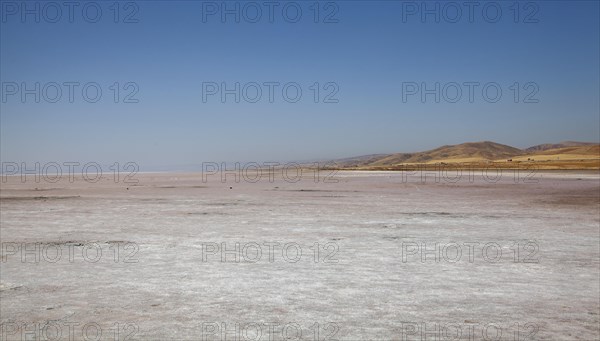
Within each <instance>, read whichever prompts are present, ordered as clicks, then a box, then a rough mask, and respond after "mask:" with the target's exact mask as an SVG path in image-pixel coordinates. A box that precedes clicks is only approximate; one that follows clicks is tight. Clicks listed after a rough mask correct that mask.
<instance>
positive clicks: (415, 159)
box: [335, 141, 523, 167]
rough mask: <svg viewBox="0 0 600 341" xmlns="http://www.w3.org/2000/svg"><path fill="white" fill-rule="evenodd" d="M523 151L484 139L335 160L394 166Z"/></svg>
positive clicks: (489, 157)
mask: <svg viewBox="0 0 600 341" xmlns="http://www.w3.org/2000/svg"><path fill="white" fill-rule="evenodd" d="M522 153H523V151H522V150H520V149H518V148H514V147H511V146H507V145H503V144H499V143H495V142H490V141H484V142H469V143H463V144H458V145H450V146H442V147H439V148H436V149H432V150H428V151H424V152H417V153H396V154H387V155H386V154H384V155H371V156H369V157H357V158H348V159H342V160H336V161H335V162H336V163H337V164H339V165H341V166H343V167H362V166H375V167H377V166H393V165H398V164H405V163H435V162H467V161H487V160H489V161H492V160H497V159H504V158H510V157H513V156H515V155H520V154H522Z"/></svg>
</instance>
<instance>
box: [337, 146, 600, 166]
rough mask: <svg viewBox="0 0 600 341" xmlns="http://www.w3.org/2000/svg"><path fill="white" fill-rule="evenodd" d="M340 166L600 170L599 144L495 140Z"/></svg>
mask: <svg viewBox="0 0 600 341" xmlns="http://www.w3.org/2000/svg"><path fill="white" fill-rule="evenodd" d="M334 162H335V163H336V165H337V166H338V167H339V168H342V169H395V168H397V167H399V166H406V165H434V164H441V163H448V164H465V165H470V166H476V167H477V166H485V165H486V164H489V163H494V164H495V165H497V166H499V167H513V166H518V165H519V164H521V163H528V164H535V165H537V166H540V168H545V169H599V168H600V144H595V143H587V142H569V141H567V142H561V143H557V144H543V145H537V146H533V147H530V148H526V149H519V148H515V147H511V146H507V145H503V144H499V143H495V142H490V141H483V142H469V143H462V144H458V145H449V146H442V147H439V148H436V149H432V150H428V151H423V152H416V153H395V154H372V155H365V156H358V157H352V158H346V159H340V160H335V161H334Z"/></svg>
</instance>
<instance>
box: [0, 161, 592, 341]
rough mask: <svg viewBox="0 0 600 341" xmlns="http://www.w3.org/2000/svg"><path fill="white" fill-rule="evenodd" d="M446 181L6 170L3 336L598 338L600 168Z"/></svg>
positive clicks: (0, 273) (0, 296) (377, 175)
mask: <svg viewBox="0 0 600 341" xmlns="http://www.w3.org/2000/svg"><path fill="white" fill-rule="evenodd" d="M437 176H438V178H437V181H436V175H435V174H431V173H428V174H417V173H414V172H413V173H410V175H407V174H405V173H403V172H384V171H381V172H376V171H373V172H367V171H365V172H352V171H340V172H337V173H335V174H329V172H323V173H322V174H320V176H319V177H318V178H315V176H314V174H313V173H310V172H307V171H305V174H304V176H303V177H302V178H299V179H292V180H294V181H295V182H292V181H291V180H290V178H288V179H287V180H286V179H283V178H282V177H281V176H280V174H275V176H274V178H273V179H272V181H271V179H269V178H268V177H266V176H263V177H262V178H261V179H259V180H258V181H257V182H250V181H248V180H249V179H248V178H244V177H241V176H240V177H239V178H240V179H239V180H240V181H239V182H236V181H235V179H234V177H233V176H232V175H228V178H227V179H225V180H226V181H224V182H223V181H221V178H220V177H219V176H218V175H213V176H210V177H208V178H207V180H206V181H203V177H202V176H201V175H200V174H192V173H189V174H174V173H162V174H161V173H147V174H138V175H136V179H137V180H138V182H137V183H123V181H122V179H120V180H119V181H117V182H115V181H114V179H113V178H112V177H104V178H102V179H101V180H100V181H98V182H95V183H92V182H89V181H83V180H82V179H81V178H79V177H76V178H75V179H74V181H73V182H69V181H68V179H66V178H65V179H61V181H59V182H56V183H49V182H39V183H36V182H35V181H34V180H33V178H27V179H26V180H27V181H22V179H21V178H20V177H18V176H10V177H5V178H3V183H2V189H1V195H0V198H1V200H0V208H1V213H0V222H1V235H0V239H1V242H2V261H1V263H0V266H1V268H0V302H1V303H0V316H1V317H0V320H1V321H0V322H1V323H2V335H0V337H1V338H2V340H24V339H34V338H35V339H36V340H37V339H44V338H46V339H51V340H69V339H77V340H79V339H90V340H95V339H100V340H128V339H141V340H157V339H181V340H183V339H186V340H192V339H193V340H204V339H205V340H285V339H289V340H294V339H302V340H335V339H337V340H363V339H365V340H366V339H368V340H390V339H394V340H598V339H599V338H600V326H599V324H600V258H599V257H600V254H599V253H600V175H599V173H598V172H597V171H592V172H587V173H586V172H540V173H539V174H536V176H535V177H534V178H532V177H529V178H523V177H521V176H519V177H516V176H515V174H513V172H512V171H509V170H505V172H504V173H501V175H500V176H498V175H497V174H491V175H489V174H483V175H482V174H481V173H477V172H476V173H475V174H474V175H473V176H472V177H471V176H469V177H462V178H460V179H458V180H457V179H456V178H452V179H450V178H447V177H441V176H440V175H439V174H437ZM296 180H298V181H296Z"/></svg>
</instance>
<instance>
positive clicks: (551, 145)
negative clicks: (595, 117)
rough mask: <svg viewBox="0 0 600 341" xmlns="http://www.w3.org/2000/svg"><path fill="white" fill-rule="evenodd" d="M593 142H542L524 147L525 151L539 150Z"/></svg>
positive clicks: (591, 144)
mask: <svg viewBox="0 0 600 341" xmlns="http://www.w3.org/2000/svg"><path fill="white" fill-rule="evenodd" d="M593 145H595V143H591V142H575V141H563V142H559V143H544V144H538V145H537V146H533V147H529V148H526V149H525V152H526V153H534V152H540V151H544V150H549V149H559V148H566V147H579V146H593Z"/></svg>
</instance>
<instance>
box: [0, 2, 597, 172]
mask: <svg viewBox="0 0 600 341" xmlns="http://www.w3.org/2000/svg"><path fill="white" fill-rule="evenodd" d="M3 3H5V4H6V2H3ZM210 4H214V3H212V2H197V3H196V2H186V6H170V3H169V2H164V1H148V2H139V3H137V6H138V7H137V8H132V7H127V8H126V7H125V5H124V4H123V5H122V8H120V12H118V13H116V12H115V11H114V8H113V9H111V8H109V4H106V3H101V5H100V8H101V10H102V16H101V17H100V18H99V19H98V20H97V21H98V22H95V23H94V22H90V21H94V20H92V19H94V18H89V17H90V16H93V13H94V10H95V9H90V10H89V11H88V14H87V15H88V17H82V14H81V12H80V11H78V10H77V11H75V12H74V13H75V15H74V17H73V20H72V21H73V22H70V20H69V18H68V16H67V14H68V13H67V10H66V8H63V9H62V17H60V18H59V19H60V20H58V22H56V23H54V22H52V21H53V18H54V17H53V15H54V14H52V13H54V12H53V10H54V9H53V8H49V9H47V11H46V12H44V11H42V14H41V17H40V18H39V21H40V22H39V23H38V22H36V19H37V18H36V17H35V15H32V14H29V15H25V16H24V17H23V16H22V15H21V13H16V14H13V12H14V11H13V9H12V8H10V7H6V6H7V5H3V6H5V7H6V8H3V9H4V13H3V17H2V30H1V33H0V38H1V40H2V49H1V52H0V56H1V63H0V71H1V72H0V74H1V76H0V78H1V81H2V101H1V103H0V105H1V109H2V110H1V116H0V119H1V124H0V126H1V127H0V130H1V134H0V135H1V137H0V141H1V143H0V158H1V159H2V161H9V162H35V161H40V162H48V161H58V162H64V161H74V160H94V161H96V162H100V163H106V164H111V163H113V162H117V161H119V162H124V161H132V162H137V163H139V164H140V165H148V166H151V167H172V166H176V165H185V164H190V163H196V162H204V161H215V162H220V161H227V162H235V161H239V162H248V161H255V160H256V161H258V160H277V161H280V160H281V161H285V160H289V161H292V160H300V161H302V160H325V159H337V158H346V157H352V156H359V155H367V154H379V153H396V152H409V151H423V150H428V149H432V148H437V147H439V146H442V145H451V144H460V143H464V142H475V141H484V140H489V141H494V142H497V143H501V144H507V145H510V146H515V147H518V148H526V147H529V146H532V145H537V144H542V143H557V142H560V141H565V140H573V141H583V142H598V141H600V128H599V126H600V117H599V116H600V115H599V112H600V104H599V101H598V96H597V94H598V93H599V92H600V84H599V82H600V76H599V72H600V69H599V66H598V60H599V58H600V54H599V47H600V45H599V40H600V38H599V33H598V32H599V31H600V28H599V23H598V20H597V13H598V7H599V5H598V2H578V6H573V2H566V1H564V2H563V1H553V2H536V3H535V4H536V6H537V7H536V8H532V7H527V6H526V4H521V5H522V6H521V7H520V8H519V12H518V13H517V12H515V9H514V8H513V7H510V6H509V4H507V3H495V4H501V5H500V9H501V11H502V15H500V16H497V17H495V18H494V17H493V11H494V9H489V12H488V14H486V15H483V14H482V12H481V11H480V9H481V8H479V7H478V8H477V10H475V12H474V13H475V14H474V15H473V18H472V20H470V19H469V17H468V15H467V11H466V8H462V9H461V11H462V16H461V17H460V18H459V19H458V20H456V21H457V22H456V23H453V22H452V20H453V17H452V15H451V14H450V13H453V12H452V10H454V9H453V8H449V9H447V11H446V12H444V11H442V9H443V8H440V11H441V12H439V13H441V14H439V15H437V16H436V15H435V14H429V15H425V17H424V18H423V17H421V13H419V11H417V13H416V14H414V8H412V7H410V6H409V5H410V2H387V1H386V2H382V1H378V2H363V1H352V2H337V3H335V7H333V5H331V4H330V5H327V4H329V3H327V2H322V3H321V6H320V8H319V12H318V13H316V12H315V9H314V7H311V6H310V5H311V4H309V3H303V2H301V3H298V4H300V5H299V6H300V10H301V11H302V15H301V16H300V17H299V19H298V21H297V22H295V23H294V22H293V21H294V20H295V18H294V17H293V16H294V10H296V9H295V7H293V6H290V7H293V8H288V10H289V11H288V15H287V17H285V16H283V15H282V13H283V12H281V11H280V9H281V8H282V7H283V6H284V5H285V4H284V3H281V4H279V5H280V6H279V7H278V8H277V10H275V11H274V12H273V13H274V15H273V18H272V20H270V18H269V16H268V11H267V9H266V8H262V9H261V11H262V12H261V13H262V16H261V17H260V18H259V19H256V20H254V17H253V14H252V13H254V12H252V11H253V10H255V9H254V8H248V9H247V10H246V11H244V8H245V7H240V11H241V12H240V13H241V14H240V15H239V18H236V15H235V14H226V15H225V17H222V16H221V9H220V8H216V9H215V8H213V7H210V6H211V5H210ZM216 4H218V5H220V4H221V2H217V3H216ZM235 4H238V5H240V3H231V4H230V8H229V9H230V10H231V9H232V8H234V6H235ZM407 4H409V5H407ZM435 4H438V5H440V3H437V2H436V3H432V5H431V6H435ZM31 6H33V4H32V5H31ZM240 6H242V5H240ZM407 6H408V7H407ZM440 6H441V5H440ZM492 7H493V6H492ZM31 8H33V7H31ZM432 8H433V7H432ZM42 9H43V7H42ZM238 19H239V23H238V22H236V21H237V20H238ZM436 20H439V23H437V22H435V21H436ZM115 21H117V23H115ZM253 21H257V22H256V23H254V22H253ZM270 21H272V22H270ZM315 21H318V23H315ZM150 37H151V38H150ZM69 82H74V83H69ZM269 82H276V83H279V85H273V89H274V90H273V94H272V95H273V98H272V103H271V98H269V90H270V88H269V85H265V84H276V83H269ZM469 82H476V83H478V84H479V85H474V87H473V89H474V90H473V98H472V103H471V99H470V98H469V95H468V92H469V89H470V88H469V86H468V85H465V84H473V83H469ZM36 83H39V90H37V91H36V90H35V87H36ZM65 83H68V84H75V83H76V85H73V89H74V91H73V98H72V99H70V98H69V90H70V88H69V85H64V84H65ZM223 83H224V84H225V87H226V88H227V89H229V90H231V89H235V87H236V85H235V84H236V83H239V84H240V85H239V90H238V91H236V92H237V97H238V98H237V99H236V94H233V93H228V94H227V93H226V94H225V97H224V99H225V101H223V100H222V98H221V96H220V95H221V93H220V92H221V91H220V90H221V88H220V87H221V85H222V84H223ZM315 83H318V88H319V91H318V93H317V91H316V87H315ZM436 83H439V84H440V85H439V90H436V92H437V96H438V97H439V98H436V94H432V93H429V94H426V95H425V97H424V98H423V97H421V95H422V94H420V93H419V92H420V90H421V88H419V89H418V90H419V92H417V93H414V91H415V88H414V86H415V85H417V86H419V87H420V86H421V85H422V84H425V88H426V89H424V90H427V89H429V90H431V89H435V87H436ZM22 84H25V85H24V87H23V86H22ZM57 84H58V85H59V87H60V91H62V94H61V96H60V97H58V96H57V94H56V92H57V89H56V85H57ZM86 84H92V85H93V86H92V87H91V88H87V91H88V92H89V93H87V96H88V98H84V97H83V94H82V93H81V90H82V88H83V87H84V86H85V85H86ZM115 84H116V87H117V88H119V91H118V92H117V91H115V89H116V88H115ZM285 84H296V85H298V86H299V87H300V89H301V91H302V97H300V99H299V100H298V101H297V102H293V101H294V100H295V99H294V96H295V95H294V91H295V89H296V88H295V86H296V85H294V86H293V87H291V88H288V95H289V97H288V98H284V97H283V93H280V91H281V90H282V88H283V86H284V85H285ZM486 84H495V85H494V86H492V87H491V88H489V89H488V91H489V93H488V95H489V97H488V98H484V97H483V93H482V92H481V91H482V90H481V89H482V88H483V87H484V86H485V85H486ZM515 84H516V87H515ZM215 85H216V86H217V87H219V88H218V92H216V93H214V90H215V88H214V86H215ZM256 85H258V86H259V87H260V91H261V92H262V94H261V97H259V100H257V101H256V103H252V101H253V100H254V98H258V91H259V90H257V88H256ZM456 85H459V86H460V91H462V94H461V97H457V96H458V91H459V90H457V88H456ZM15 86H16V87H17V89H15ZM496 86H499V88H500V90H501V91H502V95H501V97H500V98H499V99H498V101H496V102H494V101H495V99H493V97H494V92H495V91H496ZM97 87H99V88H100V90H101V91H102V96H101V97H100V98H99V100H98V101H97V102H95V103H91V102H93V101H94V100H95V99H94V93H95V91H96V88H97ZM32 89H33V90H34V91H33V92H37V96H38V97H39V98H37V99H36V94H33V93H31V91H30V93H29V94H27V91H28V90H32ZM516 89H518V91H517V90H516ZM211 91H212V92H211ZM423 92H426V91H423ZM23 93H25V94H24V95H23ZM213 93H214V94H213ZM22 96H24V97H22ZM56 98H58V99H57V100H56V103H52V101H53V100H55V99H56ZM90 98H91V100H88V99H90ZM454 98H459V100H457V102H456V103H452V101H453V99H454ZM38 99H39V103H36V100H38ZM315 99H317V103H315ZM489 99H491V100H489ZM236 100H239V103H236ZM423 100H424V102H425V103H423ZM438 100H439V103H436V101H438ZM71 101H72V103H71ZM115 101H116V102H117V103H115ZM222 102H224V103H222ZM336 102H337V103H336Z"/></svg>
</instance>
